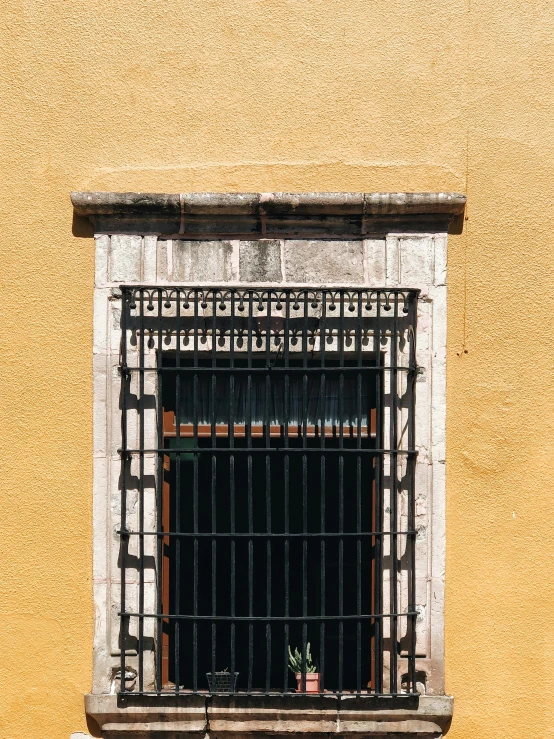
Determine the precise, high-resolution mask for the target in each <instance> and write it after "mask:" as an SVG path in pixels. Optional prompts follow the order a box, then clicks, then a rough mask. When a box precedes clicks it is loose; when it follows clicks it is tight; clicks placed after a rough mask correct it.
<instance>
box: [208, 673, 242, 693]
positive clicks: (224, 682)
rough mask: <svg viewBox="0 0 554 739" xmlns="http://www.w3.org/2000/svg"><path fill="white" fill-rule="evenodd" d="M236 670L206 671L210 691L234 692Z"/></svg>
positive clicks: (237, 674)
mask: <svg viewBox="0 0 554 739" xmlns="http://www.w3.org/2000/svg"><path fill="white" fill-rule="evenodd" d="M238 676H239V673H238V672H207V673H206V677H207V678H208V686H209V688H210V693H234V692H235V688H236V685H237V677H238Z"/></svg>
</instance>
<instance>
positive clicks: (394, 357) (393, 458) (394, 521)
mask: <svg viewBox="0 0 554 739" xmlns="http://www.w3.org/2000/svg"><path fill="white" fill-rule="evenodd" d="M389 300H390V295H389ZM393 301H394V315H393V320H392V331H391V357H390V361H391V368H390V370H389V372H390V481H391V485H390V511H391V512H390V522H391V533H390V553H391V578H390V608H391V613H392V614H396V613H397V612H398V582H397V580H398V537H397V529H398V501H397V495H398V485H397V477H398V455H397V448H398V446H397V445H398V435H397V412H398V410H397V392H398V377H397V371H396V364H397V361H398V352H397V343H398V294H397V293H394V297H393ZM390 621H391V676H390V681H391V682H390V685H391V693H397V692H398V617H397V616H396V615H392V616H391V619H390Z"/></svg>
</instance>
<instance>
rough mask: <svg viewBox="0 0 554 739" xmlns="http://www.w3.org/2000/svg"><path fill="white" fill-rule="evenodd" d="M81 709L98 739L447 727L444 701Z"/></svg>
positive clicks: (281, 700)
mask: <svg viewBox="0 0 554 739" xmlns="http://www.w3.org/2000/svg"><path fill="white" fill-rule="evenodd" d="M85 705H86V711H87V714H88V715H89V716H91V717H92V718H94V719H95V721H96V722H97V723H98V725H99V726H100V728H101V730H102V736H106V737H111V736H114V737H115V736H122V735H124V736H126V737H128V736H129V737H130V736H135V735H137V736H138V735H140V736H145V735H148V734H149V733H150V732H156V736H160V737H163V736H168V737H169V736H171V737H172V736H176V735H177V733H179V735H181V734H182V735H183V736H189V737H190V736H194V735H197V736H199V737H206V736H218V737H220V736H229V737H236V736H243V735H249V736H254V737H255V736H270V735H281V736H283V735H287V734H288V735H298V734H300V733H302V734H311V735H312V737H314V739H316V737H322V736H325V737H329V735H330V734H338V735H340V736H341V737H345V736H349V735H350V736H352V737H362V736H363V737H368V736H375V737H381V738H382V737H383V736H399V737H400V736H401V737H407V736H409V735H415V736H418V737H420V739H431V738H432V737H441V736H442V735H443V734H444V733H445V732H446V731H447V730H448V727H449V726H450V721H451V719H452V708H453V700H452V698H451V697H450V696H420V697H419V698H415V699H412V698H408V697H406V698H401V699H370V700H364V699H359V698H356V697H354V696H352V697H344V696H343V697H342V698H340V699H339V698H337V697H335V696H329V697H324V698H320V697H315V698H311V697H309V696H302V697H300V696H297V697H295V696H291V697H286V696H278V697H270V696H233V697H231V696H229V697H224V696H207V695H205V696H202V695H189V696H187V695H181V696H169V697H164V696H154V697H150V698H149V697H147V696H131V695H126V696H118V695H87V696H86V697H85Z"/></svg>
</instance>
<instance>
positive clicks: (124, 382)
mask: <svg viewBox="0 0 554 739" xmlns="http://www.w3.org/2000/svg"><path fill="white" fill-rule="evenodd" d="M131 300H132V298H131V296H130V295H129V293H128V292H127V291H126V290H124V291H123V292H122V295H121V308H122V310H121V334H122V338H121V462H122V475H121V538H120V547H121V621H120V632H119V640H120V649H121V654H120V667H119V669H120V673H121V680H120V685H119V690H120V692H123V691H124V690H125V641H126V640H125V634H126V632H127V628H128V623H129V619H128V617H127V616H126V615H125V611H126V582H125V581H126V572H125V569H126V567H127V547H128V544H129V537H128V536H126V533H125V532H126V531H127V392H128V382H129V371H128V369H127V310H128V308H129V305H130V303H131ZM160 644H161V640H160Z"/></svg>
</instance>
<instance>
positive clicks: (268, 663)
mask: <svg viewBox="0 0 554 739" xmlns="http://www.w3.org/2000/svg"><path fill="white" fill-rule="evenodd" d="M271 300H272V293H271V290H268V291H267V316H266V320H267V323H266V326H267V328H266V337H265V356H266V364H267V373H266V379H265V446H266V449H269V447H270V445H271V433H270V423H271V420H272V419H271V416H270V405H271ZM265 511H266V531H267V533H268V534H269V533H271V456H270V455H269V454H266V455H265ZM266 614H267V616H268V617H269V616H271V538H270V537H268V538H267V541H266ZM265 640H266V667H265V670H266V672H265V690H266V693H269V689H270V680H271V622H270V621H267V623H266V626H265Z"/></svg>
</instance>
